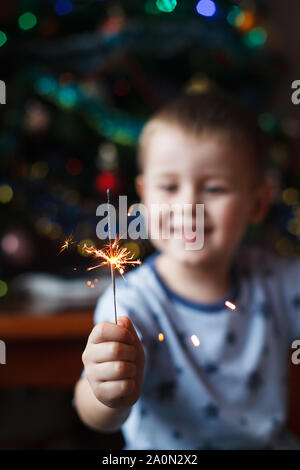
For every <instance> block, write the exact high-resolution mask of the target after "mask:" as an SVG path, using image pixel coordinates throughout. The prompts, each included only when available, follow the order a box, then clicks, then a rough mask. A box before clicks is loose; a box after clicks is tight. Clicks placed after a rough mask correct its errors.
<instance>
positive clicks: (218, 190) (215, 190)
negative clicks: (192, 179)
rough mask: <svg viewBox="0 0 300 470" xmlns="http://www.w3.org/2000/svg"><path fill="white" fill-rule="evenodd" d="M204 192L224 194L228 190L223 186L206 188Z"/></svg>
mask: <svg viewBox="0 0 300 470" xmlns="http://www.w3.org/2000/svg"><path fill="white" fill-rule="evenodd" d="M204 191H206V192H209V193H223V192H225V191H226V188H224V187H222V186H209V187H207V188H204Z"/></svg>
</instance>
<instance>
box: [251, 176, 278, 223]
mask: <svg viewBox="0 0 300 470" xmlns="http://www.w3.org/2000/svg"><path fill="white" fill-rule="evenodd" d="M254 191H255V195H254V198H253V206H252V210H251V213H250V217H249V222H250V223H253V224H260V223H261V222H263V220H264V219H265V217H266V215H267V213H268V211H269V208H270V205H271V203H272V200H273V199H274V188H273V186H272V185H271V184H270V183H269V182H265V183H263V184H262V185H261V186H260V187H259V188H256V189H255V190H254Z"/></svg>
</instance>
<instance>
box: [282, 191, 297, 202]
mask: <svg viewBox="0 0 300 470" xmlns="http://www.w3.org/2000/svg"><path fill="white" fill-rule="evenodd" d="M282 200H283V202H285V203H286V204H289V205H293V204H296V203H297V202H298V200H299V191H298V190H297V189H295V188H287V189H285V190H284V191H283V192H282Z"/></svg>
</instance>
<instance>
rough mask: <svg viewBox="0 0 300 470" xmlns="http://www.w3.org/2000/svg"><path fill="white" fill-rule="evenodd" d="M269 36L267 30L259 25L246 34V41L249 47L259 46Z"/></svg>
mask: <svg viewBox="0 0 300 470" xmlns="http://www.w3.org/2000/svg"><path fill="white" fill-rule="evenodd" d="M267 37H268V35H267V32H266V30H265V29H263V28H260V27H259V26H258V27H256V28H253V29H251V31H249V32H248V33H247V34H245V36H244V41H245V44H246V45H247V46H249V47H259V46H262V45H263V44H264V43H265V42H266V40H267Z"/></svg>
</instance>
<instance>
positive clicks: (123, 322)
mask: <svg viewBox="0 0 300 470" xmlns="http://www.w3.org/2000/svg"><path fill="white" fill-rule="evenodd" d="M118 325H120V326H123V327H124V328H126V329H127V330H128V331H130V333H131V334H132V336H133V337H134V338H135V339H137V340H138V341H140V338H139V336H138V334H137V332H136V329H135V328H134V326H133V323H132V321H131V320H130V318H129V317H126V316H122V317H120V318H118Z"/></svg>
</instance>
